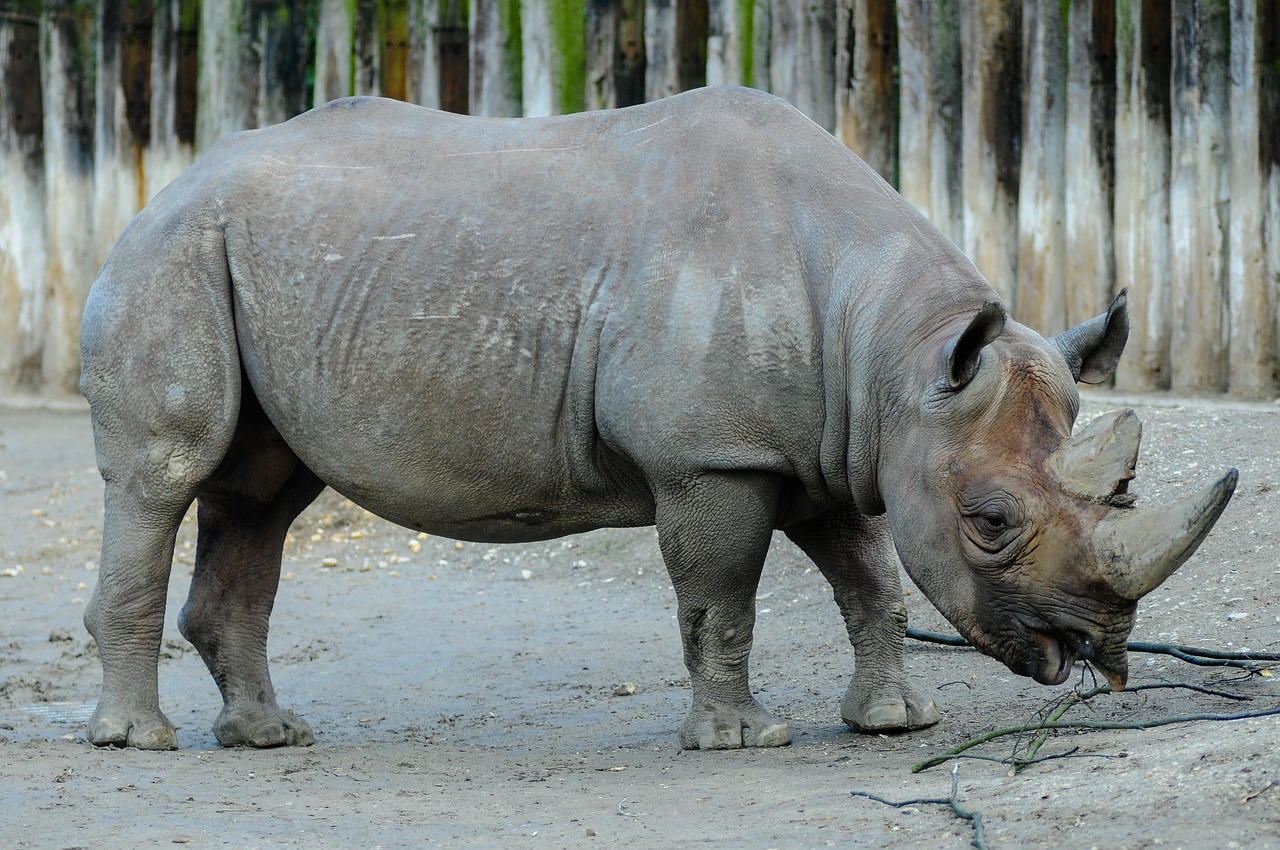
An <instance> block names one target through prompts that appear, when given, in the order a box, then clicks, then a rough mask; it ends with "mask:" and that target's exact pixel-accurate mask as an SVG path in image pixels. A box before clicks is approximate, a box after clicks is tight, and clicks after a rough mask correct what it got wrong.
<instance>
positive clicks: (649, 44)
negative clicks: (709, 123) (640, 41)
mask: <svg viewBox="0 0 1280 850" xmlns="http://www.w3.org/2000/svg"><path fill="white" fill-rule="evenodd" d="M644 51H645V62H646V68H645V74H644V99H645V100H658V99H660V98H664V97H669V96H671V95H673V94H675V93H676V92H678V91H680V59H679V54H678V53H677V51H676V0H645V7H644Z"/></svg>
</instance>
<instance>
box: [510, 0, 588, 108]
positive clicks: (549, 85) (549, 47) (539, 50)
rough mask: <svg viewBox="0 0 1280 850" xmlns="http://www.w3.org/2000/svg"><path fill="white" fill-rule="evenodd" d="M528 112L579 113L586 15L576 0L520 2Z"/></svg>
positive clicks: (582, 100) (583, 93)
mask: <svg viewBox="0 0 1280 850" xmlns="http://www.w3.org/2000/svg"><path fill="white" fill-rule="evenodd" d="M520 30H521V41H522V48H521V50H522V53H521V56H522V60H523V76H522V78H521V79H522V82H521V93H522V99H523V104H524V114H525V115H527V116H531V117H532V116H543V115H564V114H565V113H569V112H581V111H582V109H583V105H584V103H585V99H586V71H587V67H586V64H587V60H586V14H585V9H584V8H583V5H582V3H581V0H520Z"/></svg>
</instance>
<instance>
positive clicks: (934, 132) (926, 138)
mask: <svg viewBox="0 0 1280 850" xmlns="http://www.w3.org/2000/svg"><path fill="white" fill-rule="evenodd" d="M897 7H898V67H899V86H900V97H899V103H900V110H899V116H900V120H899V124H898V157H899V166H898V190H899V191H900V192H902V194H903V196H904V197H906V199H907V200H908V201H910V202H911V203H912V204H913V205H914V206H915V207H916V209H918V210H920V211H921V212H923V213H924V214H925V215H926V216H928V217H929V220H930V221H932V222H933V223H934V224H935V225H936V226H937V227H938V228H939V229H940V230H941V231H942V232H943V233H945V234H947V236H949V237H950V238H951V241H953V242H955V243H956V244H957V245H959V244H962V243H963V241H964V221H963V209H964V202H963V194H962V193H963V189H964V185H963V178H964V170H963V168H962V165H961V139H962V137H963V134H962V132H961V122H960V118H961V96H960V14H959V13H960V4H959V0H900V2H899V3H898V4H897Z"/></svg>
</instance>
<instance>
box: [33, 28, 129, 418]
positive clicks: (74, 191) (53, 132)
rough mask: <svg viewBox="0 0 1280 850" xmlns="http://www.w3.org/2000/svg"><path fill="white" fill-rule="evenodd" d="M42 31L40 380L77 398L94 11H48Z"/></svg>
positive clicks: (86, 263)
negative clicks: (43, 311) (43, 297)
mask: <svg viewBox="0 0 1280 850" xmlns="http://www.w3.org/2000/svg"><path fill="white" fill-rule="evenodd" d="M40 30H41V32H40V79H41V85H40V87H39V88H40V92H41V93H42V95H43V112H44V127H43V132H44V182H45V191H46V194H45V198H46V216H45V221H44V229H45V245H46V249H47V255H46V269H45V273H46V276H45V281H46V286H45V291H46V292H47V297H48V302H47V315H46V321H45V325H44V328H42V329H41V330H42V333H43V336H44V344H43V346H42V361H41V381H40V383H41V385H42V386H43V387H44V388H46V389H48V390H53V391H55V392H58V393H73V392H75V391H76V386H77V384H78V382H79V378H80V316H81V314H82V313H83V312H84V300H85V296H86V295H87V294H88V292H89V284H90V283H92V282H93V278H94V275H95V273H96V272H97V270H98V269H97V262H96V258H95V257H94V252H93V230H94V220H93V214H92V210H93V179H92V177H93V126H94V122H93V82H94V81H93V76H92V74H91V73H90V71H91V69H92V68H93V60H92V57H93V13H92V11H90V10H88V9H86V8H85V7H83V6H71V5H69V4H68V5H61V6H58V7H54V8H50V7H46V8H45V11H44V12H43V13H42V14H41V16H40ZM146 173H148V174H150V169H147V170H146Z"/></svg>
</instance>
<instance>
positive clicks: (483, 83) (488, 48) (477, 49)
mask: <svg viewBox="0 0 1280 850" xmlns="http://www.w3.org/2000/svg"><path fill="white" fill-rule="evenodd" d="M521 99H522V95H521V41H520V0H471V112H472V114H474V115H485V116H489V117H494V118H501V117H516V116H518V115H520V112H521Z"/></svg>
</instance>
